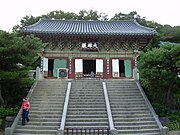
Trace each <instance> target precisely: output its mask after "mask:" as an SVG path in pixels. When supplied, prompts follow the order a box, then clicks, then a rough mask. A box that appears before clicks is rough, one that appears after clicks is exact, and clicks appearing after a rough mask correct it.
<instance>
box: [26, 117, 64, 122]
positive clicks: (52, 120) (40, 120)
mask: <svg viewBox="0 0 180 135" xmlns="http://www.w3.org/2000/svg"><path fill="white" fill-rule="evenodd" d="M29 119H30V121H31V122H60V120H61V118H60V117H59V118H40V117H39V118H34V117H29Z"/></svg>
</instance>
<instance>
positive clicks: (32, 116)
mask: <svg viewBox="0 0 180 135" xmlns="http://www.w3.org/2000/svg"><path fill="white" fill-rule="evenodd" d="M29 117H30V118H61V117H62V116H61V115H60V114H53V115H49V114H41V115H39V114H34V113H29Z"/></svg>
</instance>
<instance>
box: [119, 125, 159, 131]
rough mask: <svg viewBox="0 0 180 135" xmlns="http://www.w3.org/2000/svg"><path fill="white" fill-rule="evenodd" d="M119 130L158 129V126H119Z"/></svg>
mask: <svg viewBox="0 0 180 135" xmlns="http://www.w3.org/2000/svg"><path fill="white" fill-rule="evenodd" d="M117 128H118V130H132V129H149V128H150V129H157V125H148V124H147V125H128V126H123V125H122V126H118V127H117Z"/></svg>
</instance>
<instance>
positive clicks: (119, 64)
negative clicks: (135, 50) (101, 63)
mask: <svg viewBox="0 0 180 135" xmlns="http://www.w3.org/2000/svg"><path fill="white" fill-rule="evenodd" d="M112 77H114V78H116V77H127V78H130V77H132V65H131V60H119V59H112Z"/></svg>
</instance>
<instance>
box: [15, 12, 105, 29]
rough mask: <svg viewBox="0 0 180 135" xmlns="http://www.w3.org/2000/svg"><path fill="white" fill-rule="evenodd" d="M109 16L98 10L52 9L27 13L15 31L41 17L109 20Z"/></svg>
mask: <svg viewBox="0 0 180 135" xmlns="http://www.w3.org/2000/svg"><path fill="white" fill-rule="evenodd" d="M107 17H108V16H107V15H106V14H105V13H98V11H96V10H92V9H91V10H85V9H83V10H80V11H79V13H78V14H76V13H73V12H64V11H61V10H59V11H58V10H55V11H51V12H50V13H47V14H44V15H41V16H37V17H34V16H32V15H26V16H25V17H23V18H22V19H21V21H20V22H21V23H20V25H15V26H14V27H13V31H20V30H21V29H22V28H23V27H25V26H28V25H32V24H34V23H36V22H38V20H39V19H41V18H46V19H63V20H108V18H107Z"/></svg>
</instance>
